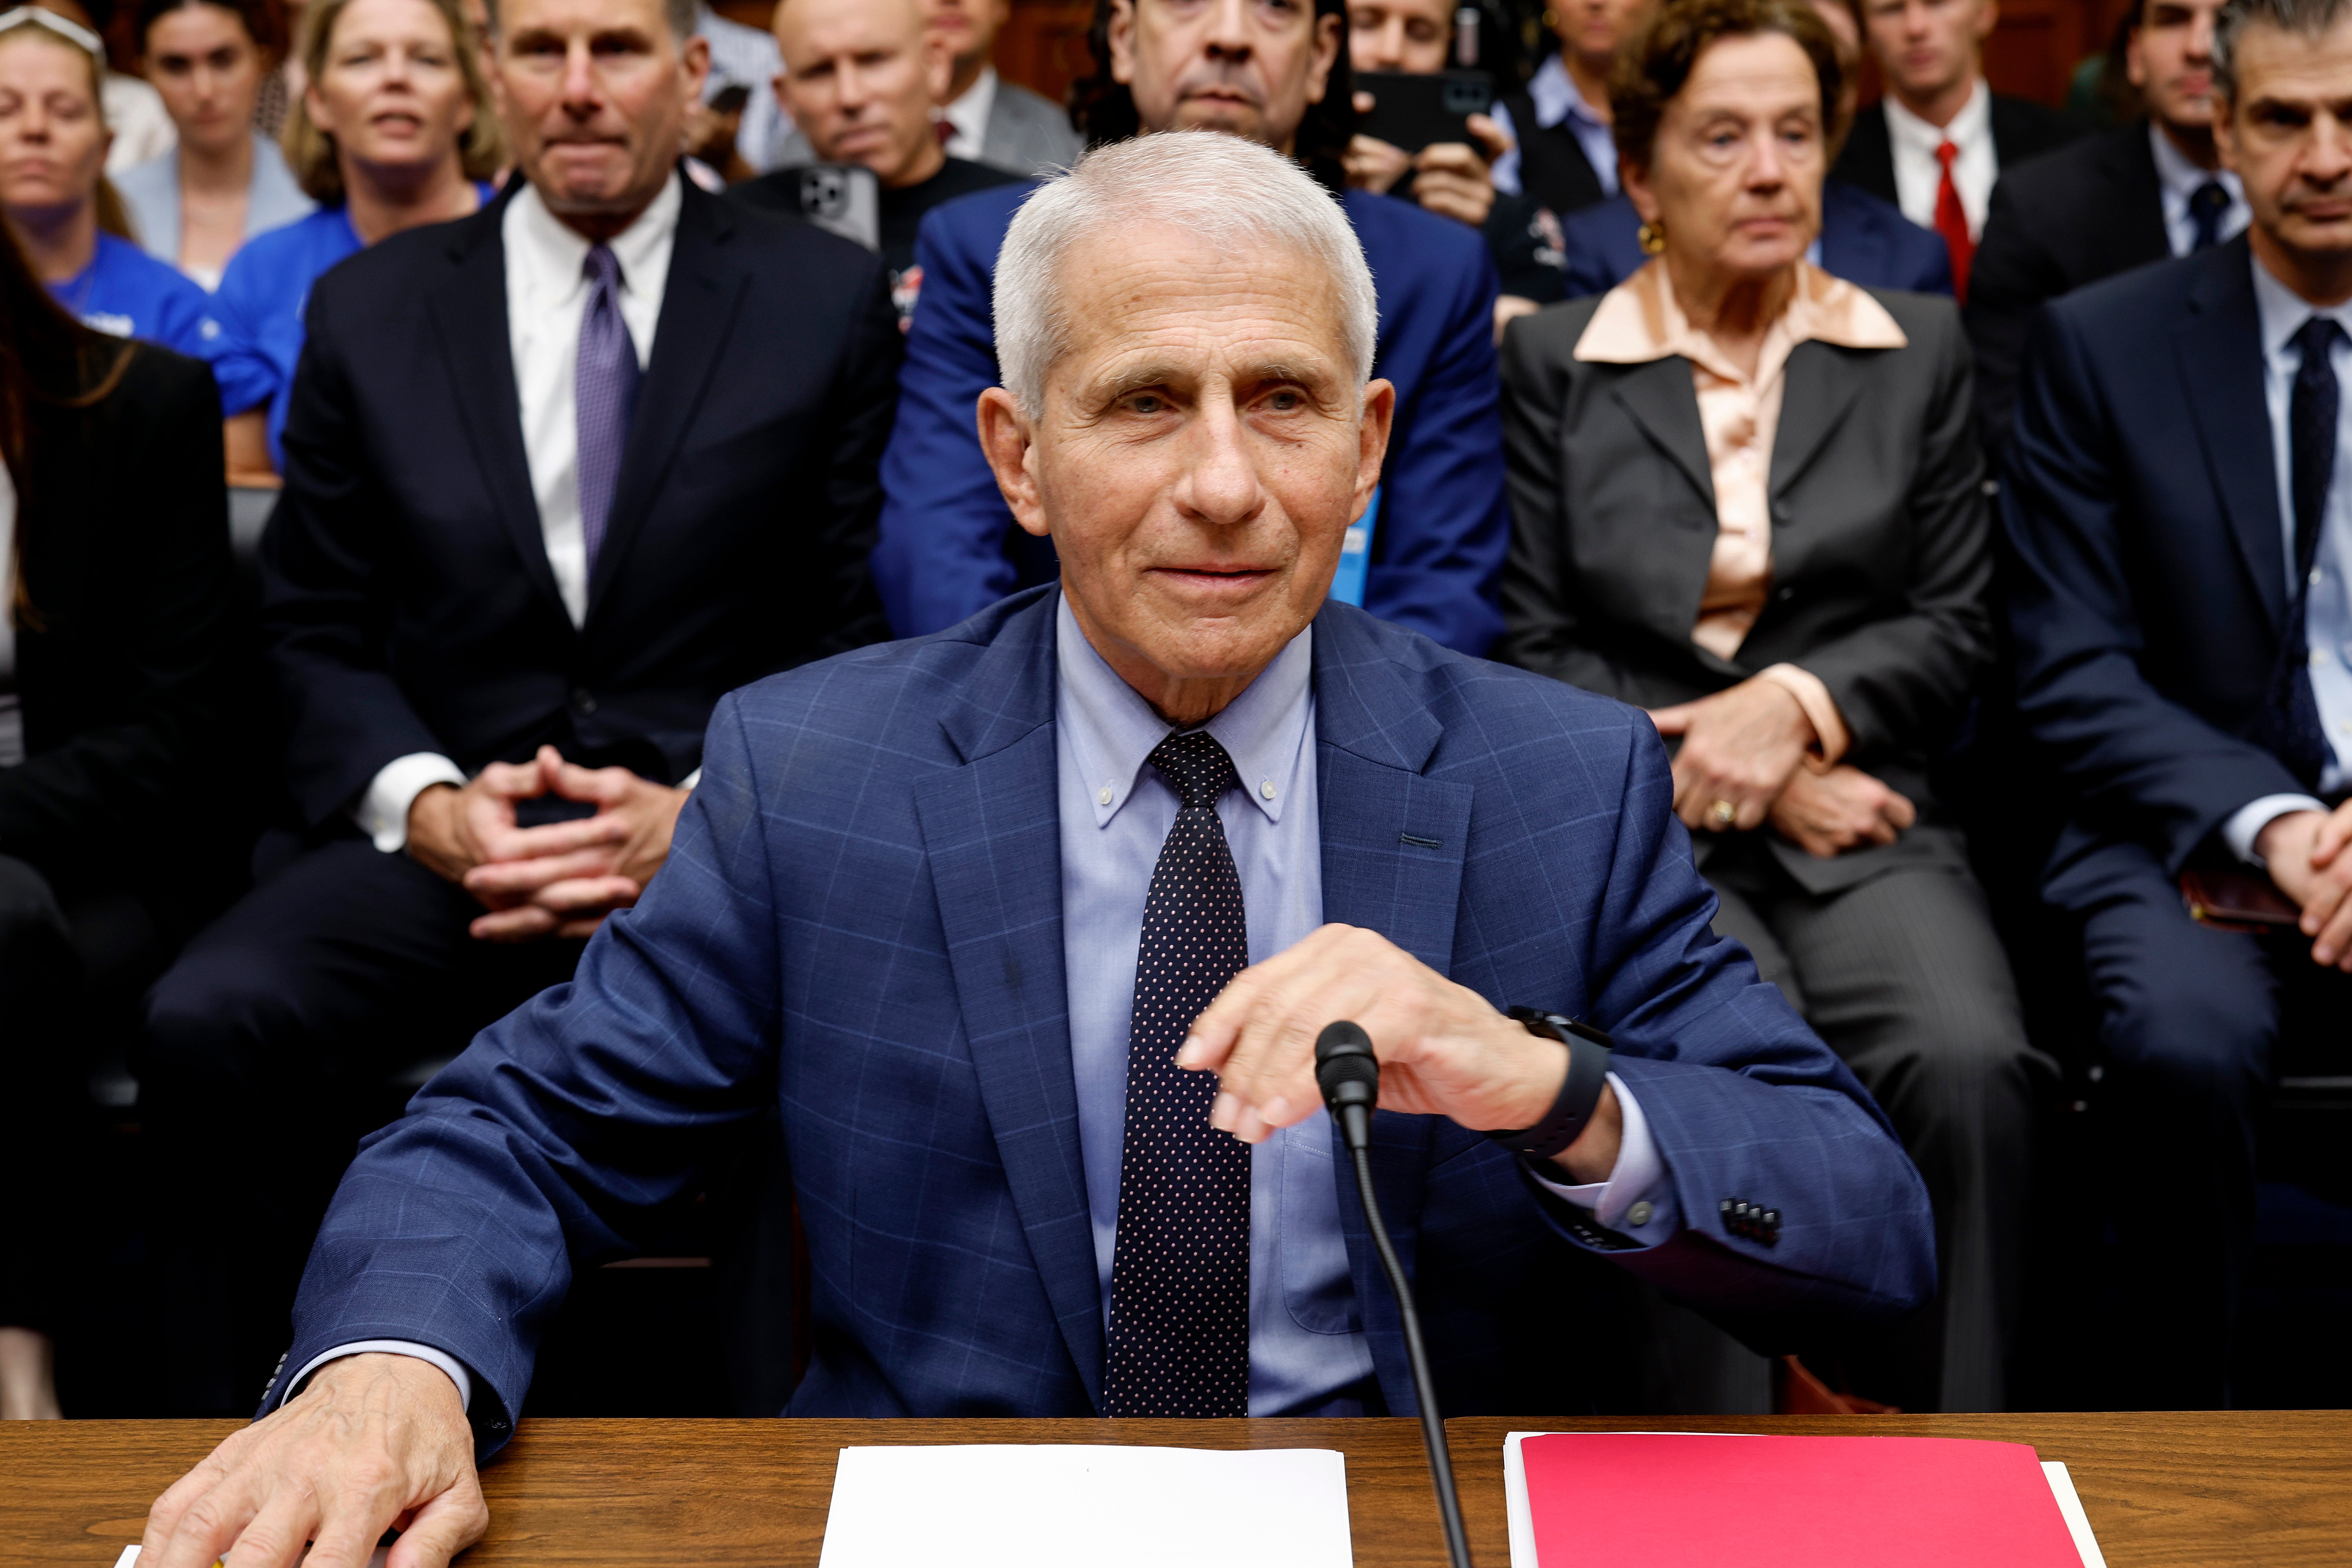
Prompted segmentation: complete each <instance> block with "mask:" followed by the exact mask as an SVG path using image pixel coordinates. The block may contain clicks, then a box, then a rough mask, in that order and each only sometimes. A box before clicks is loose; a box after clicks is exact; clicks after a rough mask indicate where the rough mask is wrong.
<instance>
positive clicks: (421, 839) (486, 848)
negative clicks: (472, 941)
mask: <svg viewBox="0 0 2352 1568" xmlns="http://www.w3.org/2000/svg"><path fill="white" fill-rule="evenodd" d="M687 793H688V792H687V791H685V790H682V789H672V788H670V787H669V786H668V785H667V784H655V783H652V782H651V781H650V780H646V779H642V778H639V777H638V776H637V775H636V774H635V773H631V772H629V770H628V769H626V768H583V767H581V766H579V765H578V764H576V763H568V762H565V761H564V760H563V755H562V752H558V751H557V750H556V749H555V748H554V747H553V746H541V748H540V749H539V755H538V756H536V757H535V758H533V759H532V760H531V761H530V762H528V763H491V764H490V765H489V766H488V767H486V768H484V769H483V770H482V771H481V773H479V774H478V775H477V776H476V777H475V779H474V780H473V782H472V783H470V784H467V785H466V786H465V787H464V788H463V789H460V788H458V787H457V786H456V785H454V784H434V785H432V786H430V787H429V788H427V789H426V790H425V791H424V793H422V794H420V795H418V796H417V797H416V799H415V801H414V802H413V803H411V804H410V805H409V808H408V853H409V856H410V858H412V859H415V861H417V862H418V863H419V864H421V865H423V866H425V868H428V869H430V870H432V871H434V872H435V873H436V874H437V875H439V876H442V877H446V879H449V880H450V881H452V882H455V883H457V884H458V885H459V886H460V887H462V888H464V889H466V890H467V892H469V893H471V894H473V895H474V897H475V898H476V899H478V900H480V901H481V904H482V906H483V908H485V909H486V910H488V911H489V912H488V914H484V915H480V916H478V917H477V918H476V919H475V920H474V921H473V923H472V925H471V926H469V927H468V928H467V929H468V930H469V931H472V933H473V934H474V936H475V937H477V938H478V939H479V940H480V941H483V942H535V941H539V940H541V939H542V938H546V937H571V938H583V937H585V936H587V935H588V934H589V933H590V932H592V931H594V930H595V929H596V928H597V927H598V926H599V925H601V924H603V923H604V917H605V916H607V915H609V914H611V913H612V912H613V911H614V910H620V909H626V908H628V907H629V906H630V905H631V904H634V903H635V902H636V901H637V900H638V898H639V897H640V896H641V895H643V893H644V892H645V889H646V882H647V881H649V880H651V879H652V877H653V874H654V873H655V872H656V871H658V870H660V869H661V866H662V862H663V861H664V860H666V859H667V858H668V857H669V840H670V833H671V830H672V829H673V828H674V827H675V826H677V814H678V811H679V810H680V808H682V807H683V806H684V805H685V804H686V797H687ZM545 795H554V796H558V797H560V798H562V799H564V800H576V801H584V802H589V803H592V804H593V805H595V807H596V813H595V815H594V816H583V817H580V818H577V819H575V820H573V821H570V822H552V823H549V824H547V825H545V826H540V827H523V826H519V825H518V824H517V822H516V816H515V803H516V802H518V801H523V800H532V799H536V798H539V797H541V796H545Z"/></svg>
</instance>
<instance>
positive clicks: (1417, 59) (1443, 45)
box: [1348, 0, 1454, 76]
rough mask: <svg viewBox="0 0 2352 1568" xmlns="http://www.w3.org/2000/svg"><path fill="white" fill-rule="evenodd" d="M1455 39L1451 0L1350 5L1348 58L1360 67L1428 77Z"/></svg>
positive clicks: (1367, 0)
mask: <svg viewBox="0 0 2352 1568" xmlns="http://www.w3.org/2000/svg"><path fill="white" fill-rule="evenodd" d="M1453 42H1454V4H1453V0H1356V3H1355V4H1354V5H1350V6H1349V7H1348V58H1349V60H1350V61H1351V62H1352V63H1353V64H1354V66H1355V68H1357V69H1358V70H1360V71H1404V72H1407V73H1409V74H1411V75H1413V76H1430V75H1433V74H1434V73H1435V72H1438V71H1442V70H1444V68H1445V53H1446V49H1447V48H1448V47H1450V46H1451V45H1452V44H1453Z"/></svg>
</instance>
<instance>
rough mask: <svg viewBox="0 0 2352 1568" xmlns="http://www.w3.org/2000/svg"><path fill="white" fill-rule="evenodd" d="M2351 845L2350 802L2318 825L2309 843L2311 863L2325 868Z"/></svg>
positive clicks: (2315, 866)
mask: <svg viewBox="0 0 2352 1568" xmlns="http://www.w3.org/2000/svg"><path fill="white" fill-rule="evenodd" d="M2347 843H2352V801H2347V802H2345V803H2344V804H2343V805H2339V806H2337V807H2336V809H2335V810H2334V811H2332V812H2330V813H2328V815H2327V820H2326V821H2325V822H2323V823H2321V824H2320V825H2319V833H2318V835H2317V836H2316V837H2314V838H2313V839H2312V841H2311V863H2312V865H2313V867H2314V868H2326V867H2327V866H2328V865H2329V864H2331V863H2332V862H2333V861H2334V860H2335V858H2336V856H2337V855H2338V854H2339V853H2341V852H2342V850H2343V848H2344V846H2345V845H2346V844H2347Z"/></svg>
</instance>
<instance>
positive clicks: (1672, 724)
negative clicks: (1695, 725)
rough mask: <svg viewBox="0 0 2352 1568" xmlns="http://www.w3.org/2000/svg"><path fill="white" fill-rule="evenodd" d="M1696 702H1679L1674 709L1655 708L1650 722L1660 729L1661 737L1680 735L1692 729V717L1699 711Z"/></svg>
mask: <svg viewBox="0 0 2352 1568" xmlns="http://www.w3.org/2000/svg"><path fill="white" fill-rule="evenodd" d="M1697 708H1698V704H1697V703H1696V702H1677V703H1675V705H1674V706H1673V707H1672V708H1653V709H1651V710H1649V713H1650V722H1651V723H1653V724H1655V725H1656V726H1657V727H1658V733H1659V734H1661V735H1679V734H1682V733H1683V732H1684V731H1686V730H1688V729H1689V728H1690V722H1691V715H1692V713H1694V712H1695V711H1696V710H1697Z"/></svg>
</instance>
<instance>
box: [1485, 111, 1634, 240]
mask: <svg viewBox="0 0 2352 1568" xmlns="http://www.w3.org/2000/svg"><path fill="white" fill-rule="evenodd" d="M1503 107H1504V108H1506V109H1507V110H1510V111H1511V129H1512V130H1514V131H1516V132H1517V133H1518V138H1519V189H1520V190H1522V191H1524V192H1526V193H1527V194H1528V195H1531V196H1533V197H1534V198H1535V199H1536V201H1537V203H1538V205H1541V206H1543V207H1545V208H1547V209H1548V210H1549V211H1550V212H1552V213H1554V214H1559V215H1564V214H1567V213H1572V212H1576V211H1578V210H1580V208H1584V207H1589V206H1591V205H1593V204H1594V203H1596V202H1601V201H1605V200H1606V199H1607V198H1608V195H1609V193H1608V191H1607V190H1605V189H1604V188H1602V186H1601V176H1600V175H1599V174H1596V173H1595V172H1594V171H1593V167H1592V160H1591V159H1590V158H1588V157H1586V156H1585V155H1584V143H1583V142H1579V141H1578V140H1577V139H1576V132H1573V131H1570V129H1569V128H1568V125H1567V122H1566V121H1562V122H1561V123H1559V124H1558V125H1538V124H1537V123H1536V105H1535V100H1533V99H1531V98H1529V97H1528V95H1527V94H1526V93H1524V92H1515V93H1512V94H1511V95H1510V96H1509V97H1507V98H1506V99H1504V100H1503Z"/></svg>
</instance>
